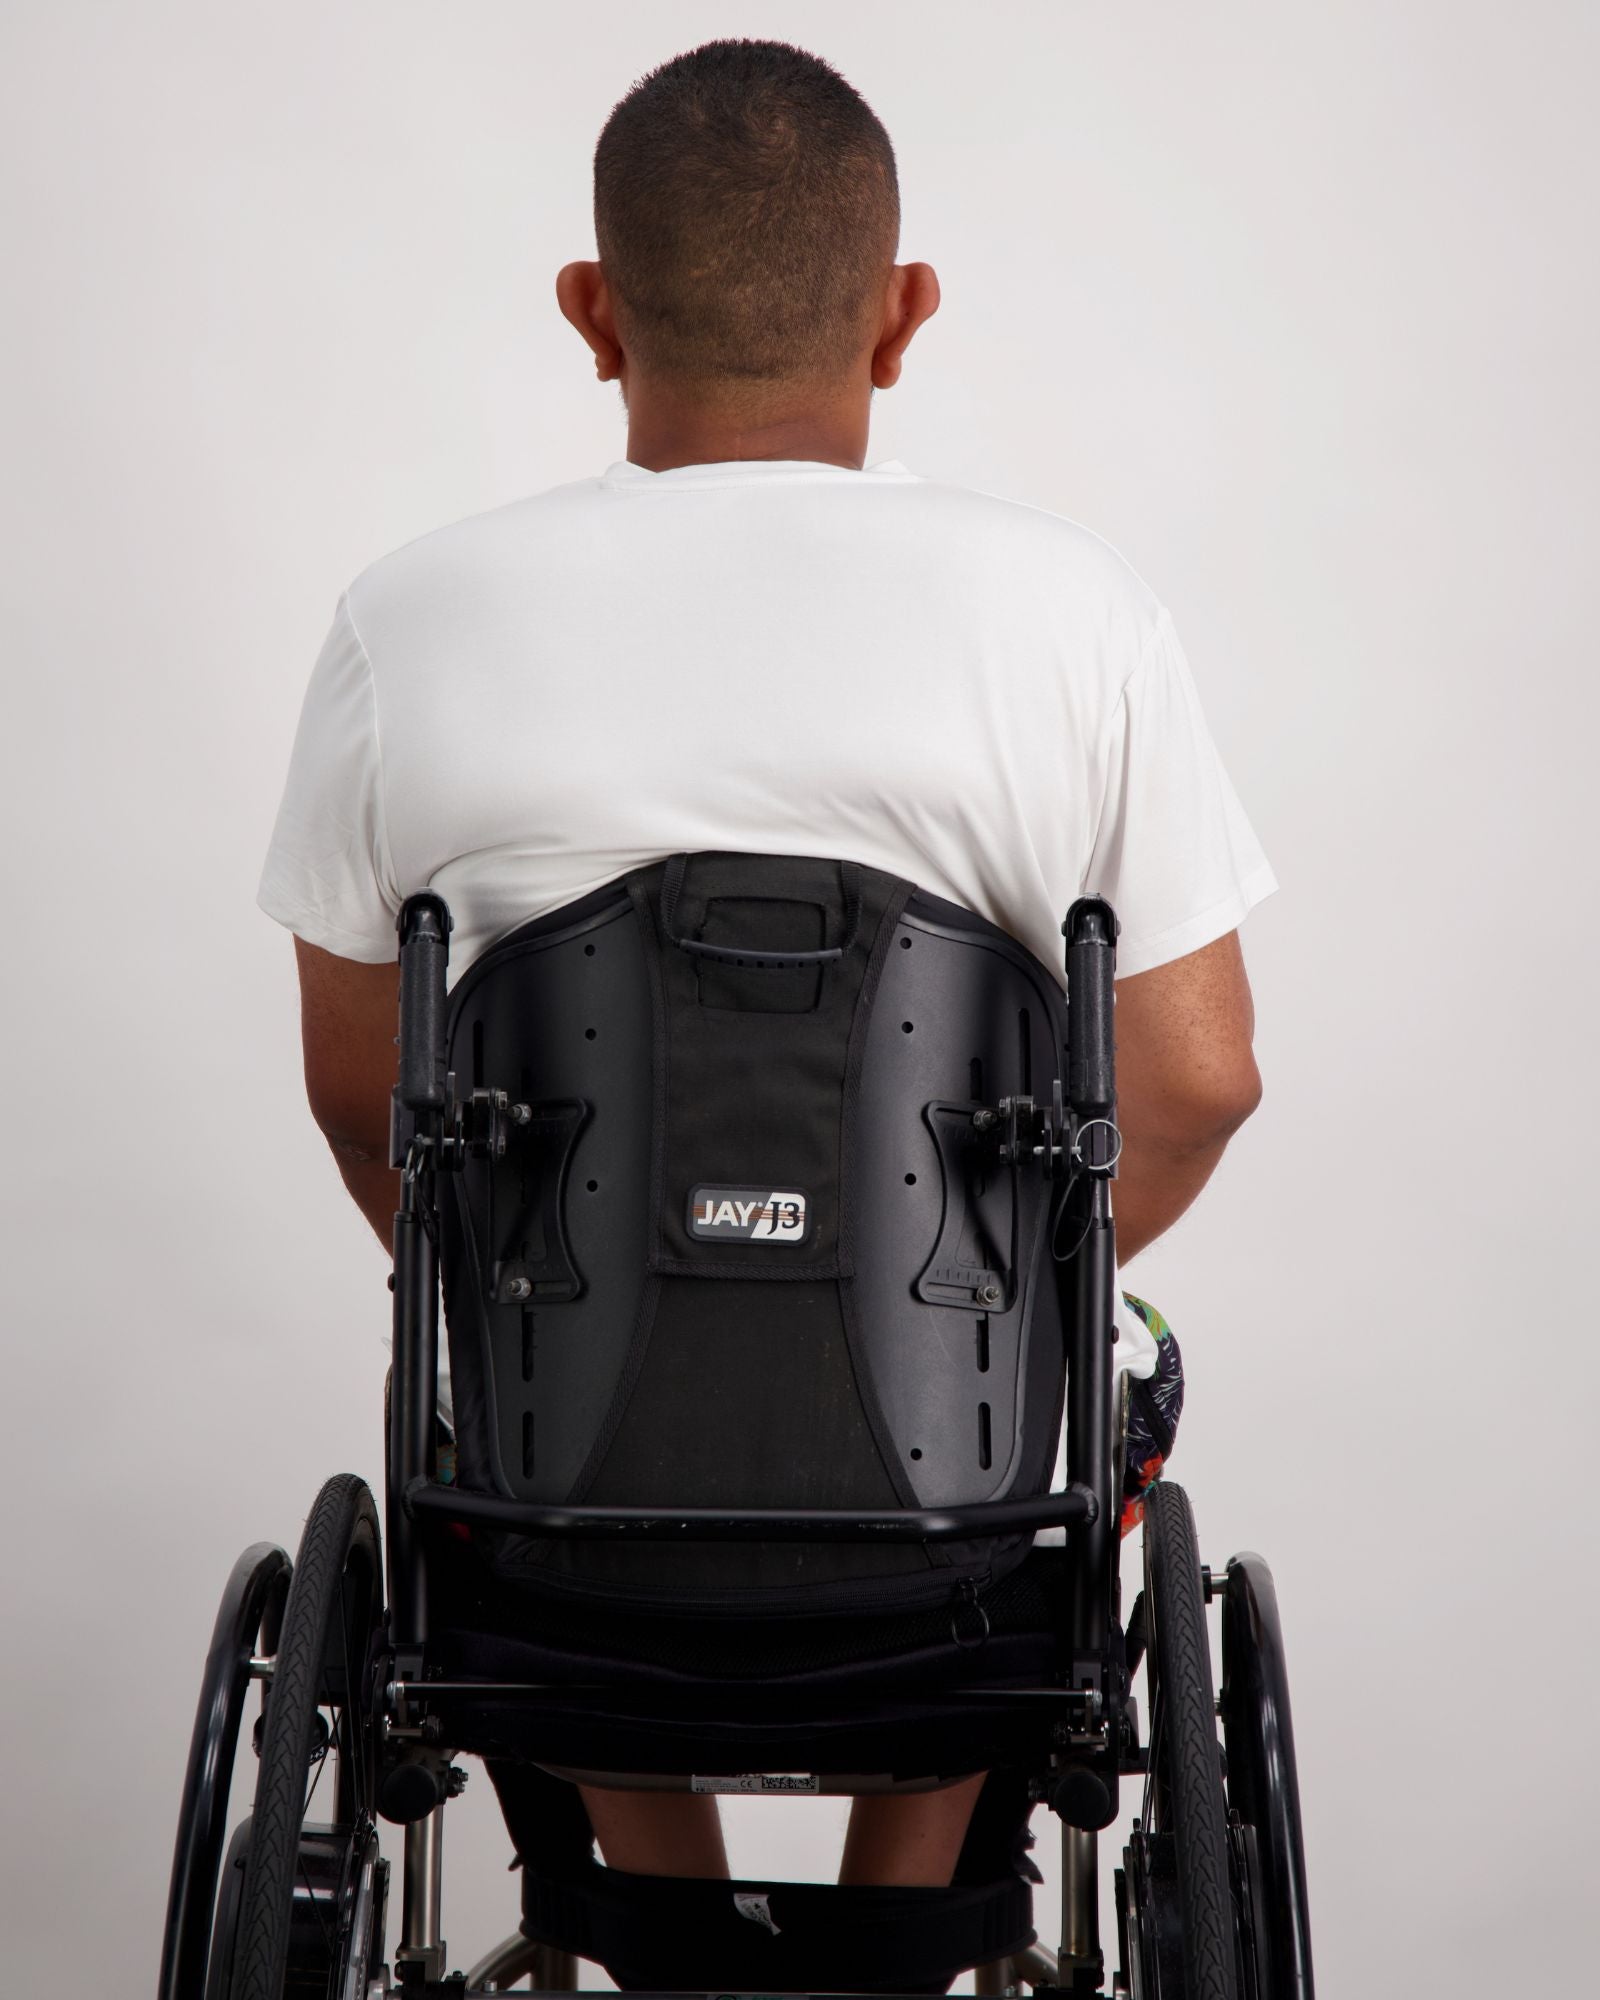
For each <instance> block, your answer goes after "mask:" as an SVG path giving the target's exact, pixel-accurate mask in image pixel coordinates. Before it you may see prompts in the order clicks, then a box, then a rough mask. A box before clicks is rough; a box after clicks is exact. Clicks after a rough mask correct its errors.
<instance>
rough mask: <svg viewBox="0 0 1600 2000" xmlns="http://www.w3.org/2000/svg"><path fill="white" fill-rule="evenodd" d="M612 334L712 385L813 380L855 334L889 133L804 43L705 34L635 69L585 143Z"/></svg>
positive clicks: (885, 231)
mask: <svg viewBox="0 0 1600 2000" xmlns="http://www.w3.org/2000/svg"><path fill="white" fill-rule="evenodd" d="M594 226H595V237H596V241H597V243H598V245H599V250H600V263H601V267H602V269H603V270H604V272H605V275H606V281H607V283H608V285H609V286H610V289H611V293H612V297H613V299H614V301H615V303H616V308H617V313H618V318H619V330H620V331H621V333H622V336H623V344H624V346H625V347H629V348H631V350H632V351H633V352H634V353H635V354H636V355H637V357H638V359H639V360H640V362H641V363H642V364H643V365H644V367H646V368H647V369H649V370H651V371H653V372H656V373H659V374H662V375H668V376H673V377H676V378H679V379H680V380H684V381H690V382H696V383H706V384H714V383H717V382H719V381H732V380H738V381H741V382H743V383H746V384H752V385H754V384H759V383H761V382H763V381H767V382H780V381H787V380H795V379H813V378H826V377H828V376H831V375H836V374H838V373H840V372H841V371H842V370H843V368H844V367H845V366H846V364H847V363H848V362H849V360H850V359H851V357H852V356H853V355H854V354H855V353H856V352H857V351H858V350H859V348H860V346H861V345H862V342H863V341H864V339H865V337H866V335H867V332H868V327H867V322H866V315H867V312H868V309H869V305H870V302H871V300H872V299H873V297H874V295H875V293H877V292H878V291H879V290H880V289H881V287H882V285H883V284H884V282H885V281H886V279H887V277H888V274H889V270H890V267H891V266H892V265H893V263H894V257H895V251H896V249H897V247H898V244H899V236H900V188H899V181H898V178H897V176H896V173H895V161H894V148H893V147H892V146H891V145H890V143H889V135H888V133H887V132H886V131H885V130H884V128H883V126H882V125H881V124H880V122H879V121H878V119H877V117H876V116H875V115H874V113H873V111H872V109H871V107H870V106H869V105H868V104H867V103H866V102H865V100H864V99H863V98H862V97H861V96H860V95H859V94H858V93H857V92H856V91H855V90H853V89H852V88H851V86H850V85H849V84H848V83H846V81H845V80H844V78H843V77H842V76H841V75H840V74H839V72H838V71H837V70H835V69H833V68H832V67H831V66H830V65H829V64H827V63H825V62H823V61H822V60H821V59H820V58H819V57H817V56H813V55H808V54H807V53H806V51H805V50H804V49H797V48H794V47H792V46H791V45H790V44H789V43H787V42H764V41H751V40H747V39H745V38H743V37H740V38H737V39H732V40H724V41H714V42H706V43H705V44H704V45H703V46H701V47H700V48H697V49H691V50H690V51H689V52H688V53H687V54H686V55H679V56H674V57H673V58H672V60H671V61H670V62H665V63H662V64H661V65H660V67H659V68H657V69H653V70H651V71H650V73H649V74H648V75H647V76H644V77H641V78H640V80H639V81H638V82H637V83H636V84H635V85H634V86H633V88H632V90H630V91H629V92H628V94H627V96H626V97H624V98H623V99H622V100H621V102H620V103H618V104H617V105H616V106H615V107H614V109H613V110H612V113H611V116H610V117H609V118H608V119H607V120H606V124H605V128H604V130H603V131H602V132H601V134H600V139H599V143H598V144H597V145H596V147H595V154H594Z"/></svg>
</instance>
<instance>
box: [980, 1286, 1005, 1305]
mask: <svg viewBox="0 0 1600 2000" xmlns="http://www.w3.org/2000/svg"><path fill="white" fill-rule="evenodd" d="M999 1296H1000V1287H999V1286H998V1285H997V1284H994V1283H993V1282H992V1281H991V1282H990V1283H988V1284H983V1285H980V1286H979V1287H978V1302H979V1304H980V1305H986V1306H992V1305H993V1304H994V1303H995V1301H996V1300H997V1299H998V1298H999Z"/></svg>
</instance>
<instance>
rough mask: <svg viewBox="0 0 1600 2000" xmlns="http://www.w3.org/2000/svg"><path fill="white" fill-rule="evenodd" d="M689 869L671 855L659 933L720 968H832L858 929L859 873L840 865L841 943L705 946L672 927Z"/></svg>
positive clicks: (686, 862) (853, 867)
mask: <svg viewBox="0 0 1600 2000" xmlns="http://www.w3.org/2000/svg"><path fill="white" fill-rule="evenodd" d="M688 866H689V857H688V855H687V854H674V855H673V856H672V858H671V860H670V861H668V863H667V872H666V874H665V875H663V876H662V878H661V930H662V934H663V936H664V937H665V938H666V940H667V942H668V944H675V945H676V946H677V947H678V949H679V951H686V952H688V953H689V954H690V956H691V957H693V958H714V959H716V960H717V962H718V963H719V964H721V965H738V966H742V967H743V968H744V970H745V971H746V972H788V971H790V970H792V969H793V968H794V967H795V966H799V965H832V964H834V963H835V962H836V961H837V960H839V959H841V958H843V957H844V955H845V953H846V952H847V951H848V950H849V949H850V947H851V946H852V945H853V944H854V943H855V941H856V933H857V932H858V931H859V930H860V928H861V871H860V869H859V868H857V867H856V865H855V863H854V862H852V861H841V862H840V863H839V881H840V885H841V887H842V888H843V890H844V911H845V916H846V918H847V919H848V920H849V925H850V928H849V930H848V931H847V932H846V933H845V937H844V941H843V943H841V944H828V945H822V946H820V947H819V948H818V949H817V950H816V951H767V950H764V949H763V948H762V947H761V946H760V945H736V944H706V943H704V942H703V941H702V940H701V939H699V938H689V937H679V936H678V934H677V933H676V931H674V930H673V928H672V919H673V914H674V912H675V911H676V910H677V907H678V897H679V896H680V895H681V894H682V892H683V877H684V873H685V871H686V869H687V868H688Z"/></svg>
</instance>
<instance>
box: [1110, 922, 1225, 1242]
mask: <svg viewBox="0 0 1600 2000" xmlns="http://www.w3.org/2000/svg"><path fill="white" fill-rule="evenodd" d="M1116 1024H1117V1122H1118V1123H1119V1124H1120V1126H1121V1127H1122V1135H1123V1151H1122V1159H1121V1163H1120V1165H1119V1167H1118V1170H1117V1179H1116V1185H1115V1191H1114V1195H1113V1208H1114V1211H1115V1214H1116V1222H1117V1259H1118V1262H1119V1263H1123V1264H1126V1263H1128V1262H1130V1261H1131V1260H1132V1259H1133V1258H1134V1257H1135V1256H1136V1255H1137V1254H1138V1252H1139V1251H1141V1250H1142V1249H1143V1248H1144V1247H1145V1245H1146V1244H1147V1243H1153V1242H1154V1241H1155V1239H1156V1238H1157V1237H1158V1236H1160V1235H1162V1234H1163V1233H1164V1232H1165V1231H1166V1230H1168V1229H1170V1228H1171V1227H1172V1225H1173V1223H1175V1222H1176V1221H1177V1219H1178V1217H1179V1216H1180V1215H1182V1213H1183V1212H1184V1210H1185V1209H1186V1208H1187V1207H1188V1206H1189V1204H1190V1203H1191V1202H1192V1201H1193V1200H1194V1198H1195V1196H1196V1195H1197V1194H1199V1192H1200V1190H1201V1189H1202V1188H1203V1187H1204V1186H1205V1184H1206V1182H1207V1181H1208V1180H1209V1179H1210V1178H1211V1174H1212V1171H1213V1169H1214V1168H1215V1167H1216V1164H1217V1162H1218V1160H1220V1159H1221V1158H1222V1154H1223V1149H1224V1148H1225V1147H1226V1146H1227V1143H1228V1141H1229V1139H1231V1138H1232V1136H1233V1134H1234V1133H1235V1132H1237V1131H1238V1129H1239V1127H1240V1126H1241V1125H1242V1124H1243V1123H1244V1121H1245V1120H1246V1119H1247V1118H1248V1117H1249V1116H1250V1114H1251V1112H1252V1111H1254V1110H1255V1108H1256V1106H1257V1105H1258V1104H1259V1103H1260V1101H1261V1074H1260V1072H1259V1070H1258V1069H1257V1068H1256V1060H1255V1055H1254V1052H1253V1051H1252V1049H1251V1046H1250V1043H1251V1038H1252V1037H1253V1035H1254V1033H1255V1007H1254V1004H1253V1002H1252V1000H1251V997H1250V982H1249V980H1248V979H1247V978H1246V977H1245V970H1244V959H1243V956H1242V955H1241V953H1240V950H1239V933H1238V932H1237V931H1229V932H1228V934H1227V936H1226V937H1220V938H1218V939H1217V940H1216V942H1215V943H1214V944H1208V945H1205V946H1203V947H1202V948H1201V949H1200V950H1199V951H1193V952H1190V953H1189V955H1188V956H1187V957H1186V958H1178V959H1174V960H1173V961H1172V962H1171V963H1170V964H1169V965H1159V966H1157V967H1156V968H1155V969H1154V970H1153V971H1151V972H1139V973H1135V974H1134V975H1133V976H1132V977H1131V978H1129V979H1122V980H1119V981H1118V982H1117V1009H1116Z"/></svg>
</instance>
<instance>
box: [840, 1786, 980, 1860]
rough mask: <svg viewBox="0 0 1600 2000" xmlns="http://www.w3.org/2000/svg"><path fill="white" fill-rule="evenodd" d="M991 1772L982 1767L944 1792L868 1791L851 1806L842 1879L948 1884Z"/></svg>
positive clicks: (846, 1832)
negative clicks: (979, 1795) (984, 1783)
mask: <svg viewBox="0 0 1600 2000" xmlns="http://www.w3.org/2000/svg"><path fill="white" fill-rule="evenodd" d="M987 1776H988V1773H987V1772H985V1771H978V1772H976V1773H975V1774H974V1775H973V1776H972V1777H970V1778H963V1779H962V1780H961V1781H960V1783H959V1784H955V1785H947V1786H946V1787H945V1789H944V1790H943V1791H939V1792H876V1793H863V1794H862V1795H861V1796H860V1797H859V1798H857V1799H856V1800H855V1802H854V1803H853V1804H852V1806H851V1808H850V1824H849V1826H848V1827H847V1828H846V1829H845V1836H844V1853H843V1855H842V1856H841V1857H840V1860H839V1880H840V1882H841V1883H843V1884H857V1885H860V1884H864V1883H876V1884H877V1885H879V1886H880V1887H884V1888H888V1887H896V1888H927V1889H943V1888H947V1887H948V1886H949V1882H950V1877H951V1876H952V1875H953V1874H954V1873H955V1868H956V1862H957V1861H958V1860H959V1859H960V1857H961V1843H962V1842H963V1841H964V1840H965V1839H966V1837H967V1824H968V1822H969V1821H970V1820H971V1818H972V1808H973V1807H974V1805H976V1804H977V1800H978V1794H979V1792H980V1791H982V1789H983V1781H984V1779H985V1777H987Z"/></svg>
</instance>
